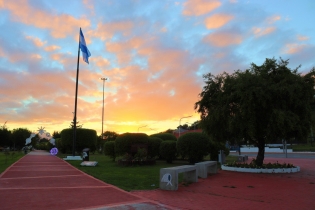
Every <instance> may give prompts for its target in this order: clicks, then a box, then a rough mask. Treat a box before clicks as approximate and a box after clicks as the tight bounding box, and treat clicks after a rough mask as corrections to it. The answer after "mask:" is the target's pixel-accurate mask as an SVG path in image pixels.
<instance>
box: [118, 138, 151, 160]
mask: <svg viewBox="0 0 315 210" xmlns="http://www.w3.org/2000/svg"><path fill="white" fill-rule="evenodd" d="M148 141H149V136H148V135H147V134H145V133H124V134H121V135H119V136H118V137H117V138H116V140H115V152H116V155H117V156H121V155H125V154H131V153H132V146H133V145H134V146H135V145H139V146H140V145H146V146H148ZM136 152H137V151H135V152H134V153H136Z"/></svg>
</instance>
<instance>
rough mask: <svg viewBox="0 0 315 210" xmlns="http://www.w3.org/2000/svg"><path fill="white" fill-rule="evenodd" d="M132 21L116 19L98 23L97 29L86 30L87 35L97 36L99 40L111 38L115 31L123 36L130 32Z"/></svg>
mask: <svg viewBox="0 0 315 210" xmlns="http://www.w3.org/2000/svg"><path fill="white" fill-rule="evenodd" d="M133 27H134V23H133V22H132V21H117V22H110V23H98V24H97V29H96V30H94V31H93V32H88V34H89V35H91V36H94V37H98V38H100V39H101V40H107V39H111V38H112V37H113V36H114V34H115V33H122V34H123V35H124V36H127V35H129V34H130V32H131V30H132V28H133Z"/></svg>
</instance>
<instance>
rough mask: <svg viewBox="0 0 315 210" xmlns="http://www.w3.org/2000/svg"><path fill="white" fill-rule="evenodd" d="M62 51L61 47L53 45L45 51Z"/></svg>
mask: <svg viewBox="0 0 315 210" xmlns="http://www.w3.org/2000/svg"><path fill="white" fill-rule="evenodd" d="M60 49H61V47H59V46H57V45H51V46H47V47H45V50H46V51H48V52H51V51H55V50H60Z"/></svg>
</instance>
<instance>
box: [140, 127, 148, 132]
mask: <svg viewBox="0 0 315 210" xmlns="http://www.w3.org/2000/svg"><path fill="white" fill-rule="evenodd" d="M147 126H148V125H144V126H141V127H139V128H138V133H139V129H140V128H144V127H147Z"/></svg>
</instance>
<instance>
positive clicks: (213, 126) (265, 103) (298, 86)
mask: <svg viewBox="0 0 315 210" xmlns="http://www.w3.org/2000/svg"><path fill="white" fill-rule="evenodd" d="M288 64H289V62H288V60H282V59H281V58H280V60H279V61H277V60H276V59H274V58H273V59H266V60H265V62H264V63H263V64H262V65H261V66H257V65H256V64H254V63H253V64H251V67H250V68H249V69H247V70H245V71H240V70H238V71H235V72H234V73H233V74H228V73H225V72H224V73H223V74H220V75H217V76H213V75H212V74H210V73H209V74H206V75H204V79H205V82H206V85H205V86H204V87H203V90H202V92H201V93H200V97H201V99H200V101H198V102H196V103H195V109H196V110H197V111H198V112H199V113H200V115H201V126H202V128H203V130H204V131H205V132H206V133H207V134H208V135H210V136H211V137H212V139H213V140H214V141H217V142H222V143H225V141H227V140H229V139H231V138H236V139H239V141H240V139H245V141H249V142H250V143H251V144H255V145H256V146H257V147H258V150H259V151H258V154H257V158H256V163H257V165H262V163H263V160H264V154H265V143H267V142H268V141H270V140H272V139H277V138H280V139H290V138H296V139H304V138H306V137H307V134H308V133H309V129H310V125H311V103H312V102H314V95H315V92H314V75H315V69H314V68H313V69H312V70H311V71H310V72H309V73H307V74H305V75H301V74H299V73H298V69H299V67H297V68H295V69H293V70H291V69H290V68H289V67H288Z"/></svg>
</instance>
